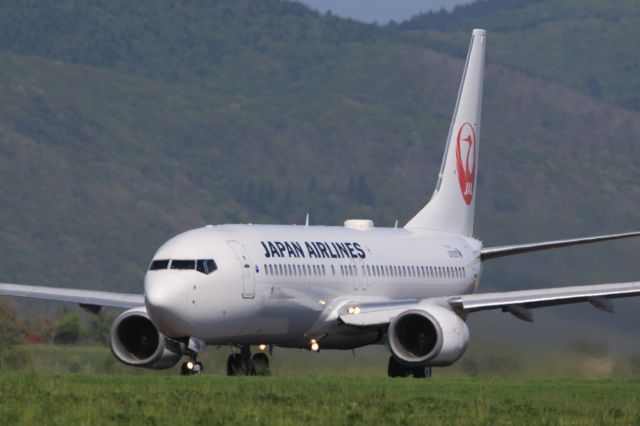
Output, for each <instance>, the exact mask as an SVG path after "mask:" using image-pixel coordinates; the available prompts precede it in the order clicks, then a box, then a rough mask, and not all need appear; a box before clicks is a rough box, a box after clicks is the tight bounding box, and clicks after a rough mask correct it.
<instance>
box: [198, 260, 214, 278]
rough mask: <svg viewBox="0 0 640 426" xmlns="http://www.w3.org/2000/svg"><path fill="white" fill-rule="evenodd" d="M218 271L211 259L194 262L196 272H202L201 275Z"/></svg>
mask: <svg viewBox="0 0 640 426" xmlns="http://www.w3.org/2000/svg"><path fill="white" fill-rule="evenodd" d="M216 269H218V266H217V265H216V262H214V261H213V259H198V261H197V262H196V270H197V271H198V272H202V273H203V274H207V275H209V274H210V273H212V272H214V271H215V270H216Z"/></svg>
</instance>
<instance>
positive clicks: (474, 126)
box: [405, 30, 486, 236]
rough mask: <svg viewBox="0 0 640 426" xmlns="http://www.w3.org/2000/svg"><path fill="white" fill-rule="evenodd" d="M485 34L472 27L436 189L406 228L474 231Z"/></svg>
mask: <svg viewBox="0 0 640 426" xmlns="http://www.w3.org/2000/svg"><path fill="white" fill-rule="evenodd" d="M485 38H486V31H484V30H473V33H472V35H471V45H470V46H469V53H467V61H466V63H465V66H464V73H463V74H462V82H461V83H460V90H459V91H458V101H457V103H456V108H455V110H454V112H453V119H452V120H451V127H450V128H449V136H448V137H447V146H446V148H445V151H444V157H443V159H442V166H441V167H440V174H439V175H438V183H437V185H436V189H435V191H434V192H433V196H432V197H431V201H429V203H428V204H427V205H426V206H425V207H424V208H423V209H422V210H420V212H419V213H418V214H417V215H415V216H414V217H413V219H411V220H410V221H409V222H408V223H407V224H406V225H405V228H408V229H432V230H438V231H445V232H451V233H456V234H462V235H466V236H471V235H472V234H473V215H474V210H475V205H476V194H475V192H476V184H477V173H478V148H479V146H480V114H481V112H482V82H483V79H484V51H485Z"/></svg>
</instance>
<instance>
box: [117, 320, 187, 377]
mask: <svg viewBox="0 0 640 426" xmlns="http://www.w3.org/2000/svg"><path fill="white" fill-rule="evenodd" d="M110 337H111V339H110V340H111V341H110V346H111V352H113V355H114V356H115V357H116V358H117V359H118V361H120V362H122V363H124V364H127V365H133V366H135V367H146V368H154V369H166V368H171V367H173V366H174V365H176V364H177V363H178V361H180V358H182V352H181V350H180V345H179V344H178V343H177V342H173V341H171V340H169V339H167V338H166V337H165V336H163V335H162V334H161V333H160V332H159V331H158V329H157V328H156V327H155V326H154V325H153V323H152V322H151V320H150V319H149V315H148V314H147V311H146V310H145V309H144V308H134V309H130V310H128V311H126V312H123V313H122V314H120V316H118V317H117V318H116V319H115V320H114V321H113V324H112V325H111V332H110Z"/></svg>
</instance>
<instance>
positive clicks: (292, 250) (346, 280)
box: [145, 225, 482, 348]
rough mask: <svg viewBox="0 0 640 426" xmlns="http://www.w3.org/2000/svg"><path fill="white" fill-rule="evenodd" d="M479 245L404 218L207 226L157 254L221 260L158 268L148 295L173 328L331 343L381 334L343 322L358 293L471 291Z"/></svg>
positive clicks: (211, 335) (154, 311)
mask: <svg viewBox="0 0 640 426" xmlns="http://www.w3.org/2000/svg"><path fill="white" fill-rule="evenodd" d="M480 249H481V243H480V242H479V241H478V240H475V239H472V238H466V237H463V236H459V235H452V234H447V233H441V232H423V231H421V232H414V231H409V230H407V229H403V228H398V229H396V228H369V229H364V230H360V229H351V228H346V227H329V226H280V225H220V226H206V227H203V228H199V229H194V230H191V231H187V232H185V233H183V234H180V235H178V236H176V237H174V238H172V239H170V240H169V241H167V242H166V243H165V244H164V245H162V247H160V249H159V250H158V251H157V253H156V254H155V256H154V260H171V262H172V263H173V261H174V260H197V259H213V260H214V261H215V264H216V266H217V269H216V270H215V271H213V272H210V273H204V272H199V271H197V270H194V269H190V270H189V269H171V266H168V268H167V269H159V270H150V271H148V272H147V274H146V276H145V302H146V307H147V311H148V313H149V315H150V317H151V319H152V320H153V322H154V324H155V325H156V326H157V327H158V329H159V330H160V331H161V332H162V333H163V334H165V335H166V336H169V337H185V336H192V337H196V338H198V339H201V340H203V341H205V342H206V343H208V344H261V343H264V344H273V345H279V346H287V347H306V346H307V345H308V342H309V340H310V339H311V338H314V339H322V341H323V347H324V348H351V347H358V346H362V345H366V344H371V343H376V342H379V341H380V336H379V335H378V332H377V331H376V332H373V331H371V332H367V331H366V330H363V331H354V330H353V328H346V327H344V328H343V329H341V327H340V326H339V324H338V322H337V316H336V315H335V310H336V309H337V308H338V307H340V306H344V304H345V303H348V302H349V299H350V298H355V297H357V299H358V301H360V302H362V301H363V300H368V301H371V302H376V301H380V302H390V301H391V302H392V301H395V300H408V299H424V298H429V297H438V296H449V295H460V294H467V293H472V292H474V291H475V289H476V288H477V285H478V282H479V278H480V274H481V268H482V265H481V262H480V260H479V256H478V254H479V251H480ZM176 265H177V263H176ZM334 317H335V321H327V319H330V320H331V319H332V318H334ZM327 324H331V326H328V325H327Z"/></svg>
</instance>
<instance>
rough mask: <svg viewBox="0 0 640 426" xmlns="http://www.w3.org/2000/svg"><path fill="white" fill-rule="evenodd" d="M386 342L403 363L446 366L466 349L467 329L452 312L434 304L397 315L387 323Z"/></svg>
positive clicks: (467, 341) (467, 340) (467, 342)
mask: <svg viewBox="0 0 640 426" xmlns="http://www.w3.org/2000/svg"><path fill="white" fill-rule="evenodd" d="M388 341H389V347H390V348H391V353H392V354H393V356H394V357H395V358H396V359H397V360H398V361H400V362H401V363H403V364H406V365H409V366H447V365H450V364H452V363H454V362H455V361H457V360H458V359H459V358H460V357H461V356H462V355H463V354H464V352H465V351H466V349H467V345H468V344H469V328H468V327H467V324H466V323H465V322H464V321H463V320H462V319H461V318H460V317H459V316H458V315H456V314H455V313H454V312H453V311H451V310H449V309H446V308H443V307H441V306H436V305H433V306H429V307H427V308H425V309H424V310H423V309H411V310H408V311H405V312H402V313H401V314H399V315H397V316H396V317H395V318H394V319H393V320H392V321H391V324H389V331H388Z"/></svg>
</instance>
